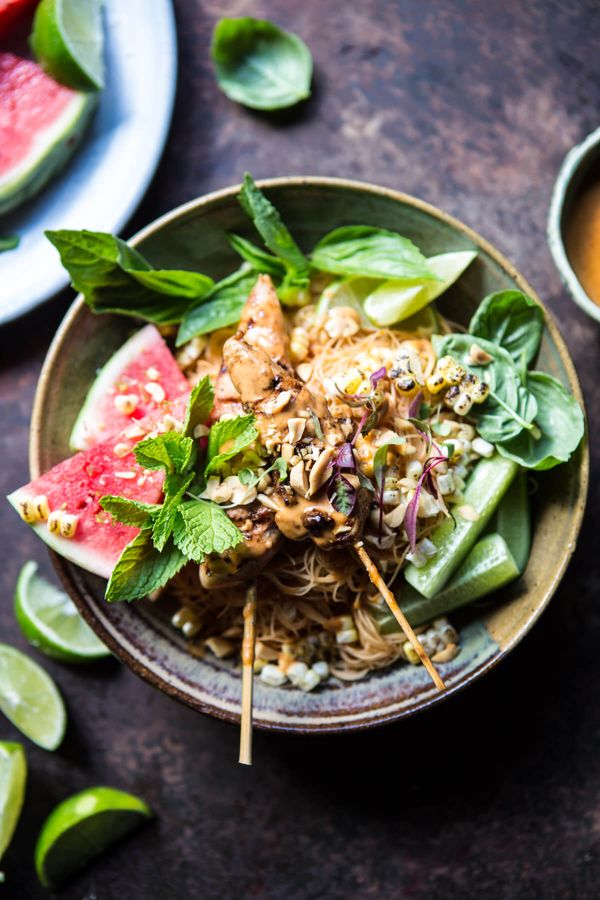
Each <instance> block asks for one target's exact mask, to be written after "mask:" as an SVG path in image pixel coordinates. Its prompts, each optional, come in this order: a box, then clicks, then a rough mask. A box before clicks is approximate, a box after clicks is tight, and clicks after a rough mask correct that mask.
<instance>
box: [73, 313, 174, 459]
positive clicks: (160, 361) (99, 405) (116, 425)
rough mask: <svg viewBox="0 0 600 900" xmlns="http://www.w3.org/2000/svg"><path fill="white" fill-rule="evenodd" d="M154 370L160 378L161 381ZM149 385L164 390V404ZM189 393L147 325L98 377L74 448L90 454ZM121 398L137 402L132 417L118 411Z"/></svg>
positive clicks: (80, 420) (75, 432) (154, 331)
mask: <svg viewBox="0 0 600 900" xmlns="http://www.w3.org/2000/svg"><path fill="white" fill-rule="evenodd" d="M153 369H154V370H156V372H157V373H158V374H159V377H158V378H156V376H155V372H152V370H153ZM149 373H150V375H149ZM151 375H152V376H154V377H153V378H151V377H150V376H151ZM148 384H156V385H158V386H159V387H160V388H162V389H163V391H164V393H165V400H164V401H159V402H157V401H156V400H154V399H153V398H152V396H151V394H150V393H149V392H148V390H147V388H146V385H148ZM188 389H189V385H188V383H187V381H186V379H185V377H184V376H183V374H182V372H181V370H180V368H179V366H178V365H177V362H176V360H175V357H174V356H173V354H172V353H171V351H170V350H169V348H168V347H167V345H166V343H165V342H164V340H163V338H162V337H161V335H160V333H159V331H158V329H157V328H155V327H154V325H146V327H145V328H142V329H141V331H138V332H137V333H136V334H134V335H133V337H131V338H130V339H129V340H128V341H126V343H125V344H123V346H122V347H121V348H120V350H118V351H117V352H116V353H115V354H114V356H113V357H111V359H109V361H108V362H107V363H106V365H105V366H104V368H103V369H102V370H101V372H100V374H99V375H98V376H97V378H96V380H95V382H94V384H93V385H92V387H91V389H90V392H89V394H88V396H87V398H86V400H85V403H84V405H83V407H82V409H81V412H80V413H79V416H78V418H77V421H76V423H75V426H74V428H73V433H72V434H71V441H70V443H71V448H72V449H73V450H87V449H89V448H90V447H95V446H96V445H97V444H99V443H100V442H101V441H104V440H106V439H107V438H108V437H110V436H111V435H115V434H118V433H119V432H120V431H122V430H123V429H124V428H126V427H127V425H129V424H130V423H131V422H132V421H137V420H139V419H143V418H145V417H146V416H148V415H150V414H151V413H152V412H153V411H154V410H156V409H160V408H161V407H163V406H164V405H165V403H167V402H168V401H170V400H173V399H174V398H175V397H179V396H181V394H184V393H186V392H187V391H188ZM150 390H152V388H151V389H150ZM118 394H126V395H127V394H129V395H135V396H136V397H137V398H138V399H137V405H136V408H135V411H134V412H133V413H131V415H125V414H124V413H122V412H119V411H118V409H117V408H116V406H115V397H116V396H117V395H118Z"/></svg>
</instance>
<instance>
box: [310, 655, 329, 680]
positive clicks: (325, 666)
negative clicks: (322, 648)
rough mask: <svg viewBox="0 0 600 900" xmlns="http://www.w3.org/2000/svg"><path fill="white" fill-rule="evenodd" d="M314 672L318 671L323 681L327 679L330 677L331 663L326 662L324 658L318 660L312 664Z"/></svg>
mask: <svg viewBox="0 0 600 900" xmlns="http://www.w3.org/2000/svg"><path fill="white" fill-rule="evenodd" d="M311 668H312V670H313V672H316V673H317V675H318V676H319V678H320V679H321V681H325V679H326V678H329V663H326V662H325V660H324V659H319V660H317V662H315V663H313V664H312V667H311Z"/></svg>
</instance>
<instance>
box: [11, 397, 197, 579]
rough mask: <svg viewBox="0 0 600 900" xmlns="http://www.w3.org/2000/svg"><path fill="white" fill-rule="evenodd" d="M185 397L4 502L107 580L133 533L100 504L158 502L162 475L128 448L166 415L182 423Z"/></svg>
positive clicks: (60, 549)
mask: <svg viewBox="0 0 600 900" xmlns="http://www.w3.org/2000/svg"><path fill="white" fill-rule="evenodd" d="M187 401H188V395H187V394H186V395H184V396H182V397H179V398H177V399H176V400H174V401H173V402H171V403H168V402H167V403H163V404H162V405H161V407H160V409H154V410H152V412H151V413H150V414H149V415H148V416H146V418H145V419H141V420H139V421H138V422H135V423H130V424H129V425H128V426H127V428H125V429H124V431H122V432H121V433H120V434H118V435H117V436H113V437H112V438H109V439H107V440H105V441H103V442H101V443H99V444H97V445H96V446H95V447H92V448H91V449H89V450H86V451H85V452H81V453H76V454H75V456H72V457H71V458H70V459H66V460H64V461H63V462H61V463H58V465H56V466H54V468H53V469H50V471H49V472H46V474H45V475H42V476H41V477H40V478H36V479H35V480H34V481H32V482H30V483H29V484H26V485H25V486H24V487H21V488H19V489H18V490H16V491H14V493H12V494H10V495H9V497H8V500H9V501H10V503H11V504H12V505H13V506H14V507H15V509H16V510H17V512H19V514H20V516H21V518H24V519H25V521H27V522H28V523H29V524H30V525H31V526H32V527H33V529H34V531H36V532H37V534H38V536H39V537H41V538H42V540H43V541H45V542H46V543H47V544H48V546H49V547H51V548H52V549H53V550H56V552H57V553H59V554H60V555H61V556H64V557H65V559H68V560H70V561H71V562H73V563H75V564H76V565H78V566H81V567H82V568H83V569H87V570H88V572H93V573H94V574H95V575H100V576H102V577H103V578H110V575H111V572H112V570H113V568H114V566H115V564H116V562H117V560H118V559H119V556H120V555H121V553H122V552H123V550H124V548H125V546H126V545H127V544H128V543H129V542H130V541H131V540H133V538H134V537H135V536H136V534H138V532H139V529H138V528H132V527H130V526H127V525H122V524H121V523H120V522H115V521H114V520H113V519H112V517H111V516H110V515H109V514H108V513H107V512H106V511H105V510H103V509H102V507H101V506H100V502H99V501H100V498H101V497H103V496H104V495H105V494H118V495H120V496H121V497H127V498H128V499H130V500H139V501H140V502H142V503H157V502H159V501H160V499H161V496H162V485H163V478H164V473H163V472H161V471H150V470H148V469H142V468H141V467H140V466H139V465H138V464H137V462H136V460H135V456H134V454H133V447H134V446H135V444H137V443H138V441H140V440H142V438H144V437H146V436H147V435H148V434H149V433H150V432H152V431H153V430H154V429H155V428H157V426H159V425H160V423H161V421H164V420H165V416H166V415H167V414H169V415H170V416H172V417H173V418H174V419H176V420H177V421H183V420H184V418H185V412H186V407H187Z"/></svg>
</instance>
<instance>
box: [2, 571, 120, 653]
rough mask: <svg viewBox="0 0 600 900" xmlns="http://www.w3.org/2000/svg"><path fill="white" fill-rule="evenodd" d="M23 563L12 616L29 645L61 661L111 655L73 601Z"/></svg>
mask: <svg viewBox="0 0 600 900" xmlns="http://www.w3.org/2000/svg"><path fill="white" fill-rule="evenodd" d="M36 573H37V563H35V562H33V561H32V560H30V561H29V562H26V563H25V565H24V566H23V568H22V569H21V573H20V575H19V578H18V580H17V586H16V589H15V615H16V617H17V621H18V623H19V625H20V626H21V631H22V632H23V634H24V635H25V637H26V638H27V640H28V641H29V643H30V644H32V645H33V646H34V647H36V648H37V649H38V650H41V651H42V653H45V654H46V655H47V656H52V657H54V658H55V659H60V660H61V661H62V662H68V663H77V662H89V661H90V660H94V659H100V658H102V657H103V656H110V651H109V650H108V649H107V648H106V647H105V646H104V644H103V643H102V641H100V640H99V639H98V638H97V637H96V635H95V634H94V632H93V631H92V629H91V628H90V627H89V625H86V623H85V622H84V621H83V619H82V618H81V616H80V615H79V613H78V612H77V607H76V606H75V604H74V603H73V601H72V600H71V599H70V598H69V597H68V596H67V594H65V592H64V591H61V590H60V589H59V588H57V587H54V585H53V584H50V582H49V581H46V579H45V578H42V577H41V576H40V575H37V574H36Z"/></svg>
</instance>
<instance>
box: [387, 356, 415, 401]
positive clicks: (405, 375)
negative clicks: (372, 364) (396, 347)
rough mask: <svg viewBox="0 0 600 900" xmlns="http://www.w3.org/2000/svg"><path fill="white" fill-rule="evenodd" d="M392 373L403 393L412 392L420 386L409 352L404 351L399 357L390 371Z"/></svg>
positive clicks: (397, 386)
mask: <svg viewBox="0 0 600 900" xmlns="http://www.w3.org/2000/svg"><path fill="white" fill-rule="evenodd" d="M390 375H391V377H392V378H393V379H394V381H395V384H396V388H397V389H398V390H399V391H400V392H401V393H402V394H410V393H412V391H414V390H416V389H417V387H418V386H419V383H418V379H417V377H416V376H415V373H414V371H413V365H412V362H411V359H410V356H409V355H408V354H407V353H403V354H401V355H400V356H399V357H398V359H397V360H396V362H395V363H394V365H393V368H392V369H391V371H390Z"/></svg>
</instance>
